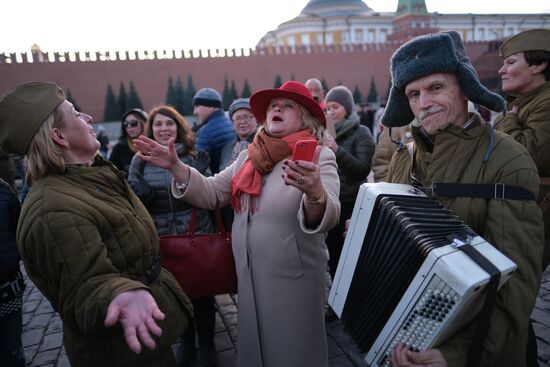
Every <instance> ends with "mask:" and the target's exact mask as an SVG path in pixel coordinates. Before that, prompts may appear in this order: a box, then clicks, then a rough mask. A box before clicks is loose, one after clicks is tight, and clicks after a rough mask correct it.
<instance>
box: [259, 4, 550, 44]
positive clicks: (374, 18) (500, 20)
mask: <svg viewBox="0 0 550 367" xmlns="http://www.w3.org/2000/svg"><path fill="white" fill-rule="evenodd" d="M531 28H550V14H471V13H464V14H440V13H438V12H437V11H436V12H429V11H428V9H427V8H426V2H425V1H424V0H399V3H398V5H397V9H396V11H395V12H377V11H375V10H374V9H372V8H370V7H369V6H368V5H367V4H366V3H365V2H363V1H361V0H310V1H309V2H308V3H307V5H306V6H305V8H304V9H302V11H301V12H300V14H299V15H298V16H297V17H296V18H294V19H291V20H289V21H286V22H284V23H282V24H280V25H279V27H277V29H275V30H273V31H270V32H268V33H267V34H265V35H264V36H263V37H262V38H261V39H260V41H259V42H258V47H267V46H276V45H281V46H282V45H284V46H308V45H338V44H362V43H385V42H387V41H401V42H402V41H406V40H407V39H409V38H412V37H415V36H418V35H421V34H426V33H432V32H436V31H438V30H454V31H457V32H459V33H460V34H461V35H462V39H463V40H464V41H465V42H469V41H492V40H498V39H501V38H505V37H508V36H511V35H513V34H516V33H519V32H521V31H523V30H527V29H531Z"/></svg>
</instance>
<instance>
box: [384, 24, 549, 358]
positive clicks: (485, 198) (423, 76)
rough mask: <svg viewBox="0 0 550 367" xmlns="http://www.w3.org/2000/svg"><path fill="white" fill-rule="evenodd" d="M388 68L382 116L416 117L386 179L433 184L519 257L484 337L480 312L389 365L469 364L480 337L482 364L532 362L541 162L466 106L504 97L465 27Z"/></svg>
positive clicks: (406, 48) (494, 105)
mask: <svg viewBox="0 0 550 367" xmlns="http://www.w3.org/2000/svg"><path fill="white" fill-rule="evenodd" d="M391 73H392V87H391V90H390V96H389V101H388V104H387V106H386V110H385V112H384V115H383V117H382V123H383V124H384V125H385V126H387V127H400V126H405V125H407V124H409V123H410V122H411V121H413V120H414V119H416V122H417V123H414V124H413V127H412V134H413V139H414V143H413V144H412V146H411V147H410V148H411V149H407V148H406V147H405V148H402V149H401V150H399V151H397V152H396V154H395V155H394V157H393V159H392V161H391V164H390V169H389V181H390V182H394V183H408V184H413V185H416V186H417V187H419V188H423V189H426V188H430V187H435V189H434V190H432V191H433V196H435V197H437V198H438V199H439V200H440V201H441V202H442V203H444V204H445V205H446V206H447V207H449V208H450V209H451V210H453V211H454V212H455V213H456V214H457V215H459V216H460V218H462V219H463V220H464V221H465V222H466V224H468V225H469V226H470V227H471V228H472V230H473V231H475V232H476V233H477V234H479V235H480V236H482V237H483V238H484V239H485V240H487V241H488V242H489V243H491V244H492V245H493V246H495V247H496V248H497V249H499V250H500V251H501V252H502V253H504V254H505V255H506V256H508V257H509V258H510V259H511V260H512V261H514V262H515V263H516V264H517V270H516V271H515V273H514V274H513V275H512V276H511V278H510V279H509V281H508V282H507V283H506V284H505V285H504V286H503V287H502V288H501V289H500V290H499V292H498V294H497V297H496V301H495V304H494V307H493V308H492V314H491V316H490V318H489V325H488V330H487V336H486V338H484V340H482V341H481V342H478V343H474V342H472V341H473V340H474V334H475V333H476V327H477V324H478V319H479V318H475V319H474V320H473V321H471V322H470V323H468V324H467V325H465V326H464V327H463V328H462V329H461V330H459V331H458V332H457V333H455V334H454V335H452V336H451V337H450V338H449V339H447V340H446V341H444V342H443V343H441V344H440V345H438V346H437V348H436V349H428V350H426V351H423V352H419V353H417V352H413V351H410V350H409V349H408V348H406V347H404V346H399V347H398V348H396V350H395V351H394V353H393V355H392V363H393V365H394V366H411V365H427V364H430V365H433V366H446V365H448V366H464V365H466V361H467V360H468V359H469V358H471V357H469V353H471V352H472V350H474V348H476V345H474V344H478V345H479V347H480V348H481V357H480V360H479V363H478V364H477V365H479V366H510V367H512V366H514V367H518V366H527V365H529V364H528V363H527V359H528V356H527V351H526V350H527V343H528V334H529V327H530V322H529V317H530V314H531V311H532V309H533V306H534V303H535V299H536V296H537V292H538V288H539V283H540V277H541V262H540V258H541V256H542V250H543V223H542V216H541V212H540V209H539V208H538V206H537V204H536V201H535V198H536V195H537V193H538V189H539V188H538V186H539V177H538V173H537V169H536V167H535V165H534V163H533V161H532V159H531V158H530V157H529V153H528V152H527V151H526V149H525V148H524V147H522V146H521V145H520V144H518V143H517V142H515V141H514V140H513V139H511V138H510V137H508V136H506V135H505V134H502V133H500V132H497V131H494V130H492V129H491V126H490V125H489V124H488V123H486V122H485V121H483V120H482V119H481V118H480V117H479V115H478V114H472V113H468V100H471V101H472V102H474V103H478V104H480V105H482V106H485V107H487V108H489V109H491V110H495V111H502V110H503V109H504V100H503V99H502V98H501V97H499V96H498V95H496V94H494V93H491V92H490V91H489V90H488V89H486V88H485V87H484V86H483V85H482V84H481V83H480V82H479V79H478V76H477V73H476V72H475V70H474V68H473V66H472V65H471V63H470V61H469V58H468V57H467V56H466V53H465V50H464V46H463V45H462V41H461V39H460V36H459V35H458V33H456V32H454V31H451V32H442V33H435V34H430V35H425V36H420V37H417V38H414V39H412V40H411V41H409V42H407V43H406V44H404V45H403V46H401V47H400V48H399V49H398V50H397V51H396V52H395V53H394V55H393V56H392V59H391ZM436 183H437V185H436V186H432V185H433V184H436ZM464 184H475V185H464ZM438 187H442V190H439V189H438ZM426 191H427V192H430V191H428V190H426ZM535 361H536V359H535ZM432 363H433V364H432ZM474 365H475V364H474Z"/></svg>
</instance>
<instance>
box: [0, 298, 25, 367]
mask: <svg viewBox="0 0 550 367" xmlns="http://www.w3.org/2000/svg"><path fill="white" fill-rule="evenodd" d="M22 322H23V318H22V315H21V309H18V310H16V311H13V312H11V313H9V314H7V315H5V316H3V317H1V318H0V340H1V341H2V342H0V361H1V363H2V366H4V367H24V366H25V354H24V353H23V345H22V343H21V332H22V329H23V326H22Z"/></svg>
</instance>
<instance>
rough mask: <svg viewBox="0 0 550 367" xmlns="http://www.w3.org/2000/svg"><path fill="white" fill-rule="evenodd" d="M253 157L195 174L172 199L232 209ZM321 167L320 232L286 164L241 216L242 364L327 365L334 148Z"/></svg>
mask: <svg viewBox="0 0 550 367" xmlns="http://www.w3.org/2000/svg"><path fill="white" fill-rule="evenodd" d="M247 158H248V152H247V151H244V152H243V153H241V155H240V156H239V158H238V159H237V161H235V162H234V163H233V164H232V165H231V166H229V167H227V168H226V169H225V170H224V171H222V172H220V173H219V174H216V175H215V176H214V177H208V178H207V177H204V176H202V175H201V174H199V173H198V172H197V171H196V170H194V169H191V178H190V181H189V185H188V187H187V189H186V191H185V192H184V193H181V192H180V191H179V190H177V189H176V188H175V185H172V190H173V193H174V196H176V197H181V199H183V200H185V201H187V202H189V203H190V204H192V205H194V206H197V207H203V208H210V209H212V208H214V207H215V205H216V202H218V203H219V204H220V205H221V206H223V205H226V204H228V203H229V200H230V189H231V179H232V177H233V176H234V175H235V173H236V172H238V170H239V168H240V167H241V166H242V165H243V163H244V162H245V161H246V159H247ZM289 158H290V157H289ZM319 166H320V172H321V179H322V181H323V187H324V188H325V190H326V193H327V203H326V210H325V213H324V216H323V219H322V221H321V223H320V224H319V226H318V227H317V228H314V229H310V228H306V226H305V224H304V212H303V203H302V201H303V200H304V198H305V195H303V194H302V192H301V191H299V190H298V189H296V188H295V187H292V186H287V185H285V183H284V181H283V179H282V178H281V175H282V174H283V170H282V161H281V162H278V163H277V164H276V165H275V167H274V168H273V171H272V172H271V173H269V174H266V175H264V177H263V179H262V192H261V194H260V196H259V199H258V200H257V201H256V207H257V209H256V211H255V212H254V213H252V212H250V210H249V206H248V207H247V209H245V210H244V211H243V212H240V213H235V220H234V222H233V227H232V244H233V254H234V256H235V263H236V269H237V276H238V287H239V290H238V297H239V299H238V302H239V306H238V322H237V332H238V349H237V355H238V357H237V360H238V366H241V367H249V366H254V367H282V366H284V367H303V366H316V367H323V366H328V355H327V345H326V335H325V325H324V309H325V301H326V290H325V289H326V287H325V269H326V266H327V260H328V251H327V248H326V245H325V233H326V232H327V231H329V230H330V229H332V228H333V227H334V226H335V225H336V224H337V222H338V217H339V215H340V202H339V200H338V193H339V190H340V182H339V179H338V173H337V167H336V161H335V157H334V154H333V153H332V151H330V149H328V148H323V150H322V152H321V156H320V160H319Z"/></svg>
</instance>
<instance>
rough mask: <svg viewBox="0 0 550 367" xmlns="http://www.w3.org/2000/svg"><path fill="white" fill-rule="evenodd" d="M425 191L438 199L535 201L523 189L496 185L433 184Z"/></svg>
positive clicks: (532, 196)
mask: <svg viewBox="0 0 550 367" xmlns="http://www.w3.org/2000/svg"><path fill="white" fill-rule="evenodd" d="M424 191H425V192H426V193H427V194H428V195H430V196H437V197H470V198H480V199H495V200H526V201H535V195H533V193H532V192H531V191H529V190H527V189H525V188H523V187H519V186H512V185H506V184H504V183H500V182H498V183H495V184H466V183H440V182H437V183H433V184H432V186H431V187H428V188H425V189H424Z"/></svg>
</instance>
